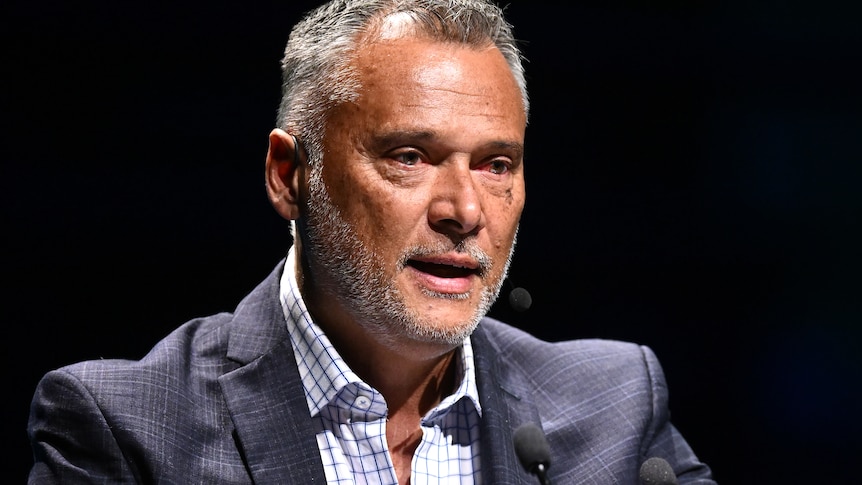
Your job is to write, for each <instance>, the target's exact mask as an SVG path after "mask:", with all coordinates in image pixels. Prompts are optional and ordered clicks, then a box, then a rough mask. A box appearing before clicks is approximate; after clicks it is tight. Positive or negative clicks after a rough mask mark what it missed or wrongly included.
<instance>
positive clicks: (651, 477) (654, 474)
mask: <svg viewBox="0 0 862 485" xmlns="http://www.w3.org/2000/svg"><path fill="white" fill-rule="evenodd" d="M640 479H641V483H642V484H643V485H679V482H678V481H677V479H676V474H675V473H674V472H673V468H672V467H671V466H670V463H668V462H667V460H665V459H664V458H659V457H657V456H654V457H652V458H648V459H647V461H645V462H643V465H641V471H640Z"/></svg>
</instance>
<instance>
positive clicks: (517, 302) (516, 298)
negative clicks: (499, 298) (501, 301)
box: [509, 287, 533, 312]
mask: <svg viewBox="0 0 862 485" xmlns="http://www.w3.org/2000/svg"><path fill="white" fill-rule="evenodd" d="M532 304H533V297H532V296H530V292H529V291H527V290H525V289H523V288H521V287H518V288H515V289H514V290H512V291H511V292H510V293H509V306H511V307H512V309H513V310H515V311H516V312H523V311H526V310H529V308H530V305H532Z"/></svg>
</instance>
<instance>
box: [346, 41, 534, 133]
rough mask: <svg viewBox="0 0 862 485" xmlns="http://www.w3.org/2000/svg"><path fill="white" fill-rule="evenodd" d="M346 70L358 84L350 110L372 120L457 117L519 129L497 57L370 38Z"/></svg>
mask: <svg viewBox="0 0 862 485" xmlns="http://www.w3.org/2000/svg"><path fill="white" fill-rule="evenodd" d="M352 68H353V69H354V70H355V74H356V76H357V79H358V81H359V84H360V89H359V97H358V99H357V100H356V107H357V108H359V109H361V110H362V111H365V112H367V114H369V115H371V116H375V117H377V119H378V120H382V119H385V117H386V116H388V115H395V116H408V117H409V116H413V117H416V118H422V117H428V118H429V119H433V118H434V117H435V116H438V117H446V116H452V115H457V116H460V117H467V118H477V119H478V118H481V119H484V120H486V121H487V120H488V119H505V120H508V121H509V122H514V124H519V125H525V124H526V118H525V112H524V105H523V100H522V98H521V93H520V90H519V88H518V85H517V82H516V81H515V78H514V75H513V74H512V72H511V70H510V68H509V65H508V63H507V62H506V60H505V58H504V57H503V55H502V54H501V53H500V51H499V50H498V49H497V48H496V47H495V46H493V44H490V43H489V44H488V45H484V46H472V45H463V44H458V43H452V42H440V41H435V40H431V39H427V38H424V37H415V36H409V37H398V38H394V39H387V38H382V37H376V40H375V41H374V42H367V43H364V45H363V46H362V48H361V49H360V50H359V51H358V53H357V55H356V57H355V58H354V61H353V63H352Z"/></svg>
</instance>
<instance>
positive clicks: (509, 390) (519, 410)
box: [472, 318, 541, 485]
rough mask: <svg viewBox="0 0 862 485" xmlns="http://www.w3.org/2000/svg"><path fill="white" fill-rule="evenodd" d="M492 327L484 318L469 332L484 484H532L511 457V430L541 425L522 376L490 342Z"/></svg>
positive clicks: (522, 469)
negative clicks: (479, 410)
mask: <svg viewBox="0 0 862 485" xmlns="http://www.w3.org/2000/svg"><path fill="white" fill-rule="evenodd" d="M494 324H497V325H498V324H499V323H496V322H493V323H492V321H491V320H490V319H487V318H486V319H484V320H483V321H482V324H480V325H479V327H478V328H477V329H476V331H475V332H474V333H473V337H472V338H473V351H474V356H475V362H476V373H477V380H478V387H479V399H480V401H481V403H482V439H481V453H482V469H483V479H484V482H485V483H493V484H495V485H496V484H517V483H524V484H533V483H535V482H536V477H534V476H532V475H530V474H529V473H527V472H526V471H525V470H524V468H523V466H521V463H520V462H519V461H518V457H517V455H515V447H514V444H513V443H512V434H513V432H514V430H515V429H516V428H517V427H518V426H520V425H521V424H524V423H525V422H533V423H536V424H541V420H540V419H539V414H538V410H537V408H536V406H535V404H534V403H533V400H532V396H531V395H530V394H529V393H528V392H526V389H528V387H527V386H526V385H525V384H526V383H525V382H524V378H523V375H522V374H521V372H520V371H519V370H518V369H517V367H516V366H515V365H513V364H512V363H511V362H509V361H508V360H507V359H506V358H505V356H504V355H505V354H504V353H503V352H501V350H500V348H499V347H498V346H497V344H496V342H495V341H494V335H493V333H492V332H490V331H489V330H488V328H487V327H491V326H492V325H494Z"/></svg>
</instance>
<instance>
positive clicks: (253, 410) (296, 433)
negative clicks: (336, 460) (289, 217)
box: [219, 262, 325, 484]
mask: <svg viewBox="0 0 862 485" xmlns="http://www.w3.org/2000/svg"><path fill="white" fill-rule="evenodd" d="M283 267H284V264H283V262H282V263H280V264H279V265H278V266H276V268H275V270H274V271H273V272H272V273H271V274H270V275H269V277H267V278H266V279H265V280H264V281H263V282H262V283H261V284H260V285H258V287H257V288H255V290H254V291H252V292H251V293H250V294H249V295H248V296H247V297H246V298H245V299H244V300H243V301H242V302H241V303H240V305H239V306H238V307H237V310H236V312H235V314H234V322H233V325H232V326H231V335H230V340H229V343H228V354H227V356H228V358H229V359H231V360H234V361H235V362H237V363H238V364H239V365H240V366H239V368H237V369H236V370H234V371H231V372H228V373H226V374H224V375H223V376H221V377H220V378H219V383H220V384H221V387H222V392H223V393H224V397H225V401H226V402H227V406H228V409H229V411H230V416H231V419H232V420H233V424H234V427H235V435H236V439H237V441H238V443H239V448H240V451H241V453H243V454H244V455H245V459H246V463H247V466H248V468H249V472H250V473H251V475H252V477H253V479H254V481H255V482H256V483H321V484H322V483H325V477H324V472H323V464H322V462H321V459H320V452H319V451H318V447H317V439H316V436H315V431H314V429H313V427H312V426H311V419H310V417H309V414H308V406H307V405H306V402H305V395H304V393H303V391H302V383H301V381H300V377H299V372H298V371H297V368H296V361H295V359H294V356H293V348H292V347H291V344H290V339H289V337H288V334H287V327H286V323H285V320H284V313H283V310H282V308H281V304H280V301H279V298H278V292H279V276H280V275H281V272H282V270H283Z"/></svg>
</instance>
